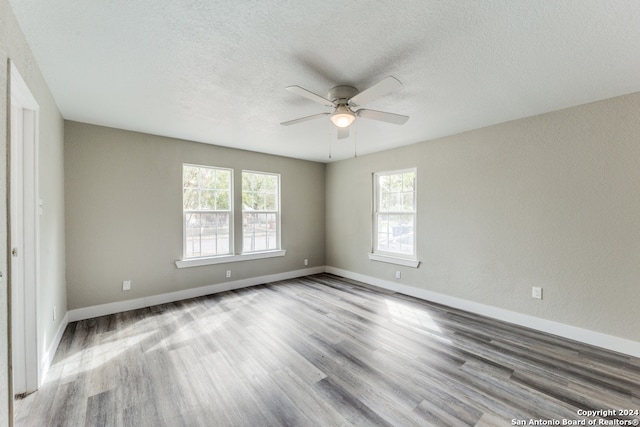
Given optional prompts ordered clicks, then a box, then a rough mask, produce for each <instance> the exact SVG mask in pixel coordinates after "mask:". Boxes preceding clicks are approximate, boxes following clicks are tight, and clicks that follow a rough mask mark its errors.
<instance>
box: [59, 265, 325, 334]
mask: <svg viewBox="0 0 640 427" xmlns="http://www.w3.org/2000/svg"><path fill="white" fill-rule="evenodd" d="M324 272H325V267H324V266H322V267H313V268H305V269H302V270H295V271H287V272H284V273H277V274H270V275H267V276H259V277H251V278H248V279H241V280H234V281H232V282H224V283H219V284H215V285H208V286H202V287H199V288H192V289H185V290H183V291H176V292H169V293H165V294H159V295H152V296H148V297H144V298H137V299H131V300H126V301H118V302H112V303H107V304H100V305H94V306H91V307H83V308H77V309H74V310H70V311H69V312H67V315H68V320H69V322H75V321H78V320H84V319H91V318H93V317H99V316H106V315H108V314H114V313H121V312H123V311H129V310H136V309H138V308H144V307H151V306H153V305H158V304H166V303H169V302H175V301H182V300H185V299H189V298H196V297H201V296H204V295H211V294H216V293H219V292H225V291H231V290H234V289H241V288H247V287H249V286H255V285H261V284H264V283H269V282H276V281H279V280H287V279H293V278H296V277H302V276H308V275H310V274H318V273H324Z"/></svg>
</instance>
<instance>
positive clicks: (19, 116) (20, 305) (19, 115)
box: [8, 61, 40, 397]
mask: <svg viewBox="0 0 640 427" xmlns="http://www.w3.org/2000/svg"><path fill="white" fill-rule="evenodd" d="M9 80H10V91H11V110H10V118H11V120H10V131H9V132H10V138H11V142H10V162H9V169H10V171H9V186H8V187H9V244H10V247H9V258H10V260H9V262H8V265H9V283H10V285H9V287H10V292H11V300H10V304H11V305H10V307H11V308H10V311H11V336H10V341H9V342H10V346H11V363H10V366H11V375H12V385H13V386H12V388H13V389H12V393H13V395H14V396H15V397H19V396H23V395H26V394H29V393H32V392H34V391H36V390H37V389H38V386H39V381H40V367H39V363H38V361H39V360H40V354H39V350H40V349H39V346H38V319H37V314H38V310H37V308H38V307H37V305H38V282H39V253H40V250H39V246H40V242H39V209H38V125H39V123H38V112H39V106H38V103H37V102H36V100H35V98H34V96H33V95H32V94H31V91H30V90H29V88H28V86H27V84H26V83H25V81H24V80H23V79H22V77H21V76H20V73H19V72H18V69H17V68H16V66H15V64H14V63H13V62H11V61H10V66H9Z"/></svg>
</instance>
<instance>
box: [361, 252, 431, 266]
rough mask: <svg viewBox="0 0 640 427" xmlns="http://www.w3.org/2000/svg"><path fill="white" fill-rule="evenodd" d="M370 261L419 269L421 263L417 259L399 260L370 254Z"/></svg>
mask: <svg viewBox="0 0 640 427" xmlns="http://www.w3.org/2000/svg"><path fill="white" fill-rule="evenodd" d="M369 259H370V260H372V261H379V262H386V263H389V264H397V265H404V266H405V267H411V268H418V266H419V265H420V261H418V260H417V259H408V258H398V257H394V256H389V255H380V254H373V253H370V254H369Z"/></svg>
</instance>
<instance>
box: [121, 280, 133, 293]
mask: <svg viewBox="0 0 640 427" xmlns="http://www.w3.org/2000/svg"><path fill="white" fill-rule="evenodd" d="M122 290H123V291H130V290H131V280H123V281H122Z"/></svg>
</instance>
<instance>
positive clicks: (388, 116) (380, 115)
mask: <svg viewBox="0 0 640 427" xmlns="http://www.w3.org/2000/svg"><path fill="white" fill-rule="evenodd" d="M356 114H357V116H358V117H362V118H365V119H372V120H380V121H381V122H387V123H393V124H394V125H403V124H405V123H406V122H407V120H409V116H402V115H400V114H393V113H385V112H384V111H376V110H363V109H360V110H358V111H356Z"/></svg>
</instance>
